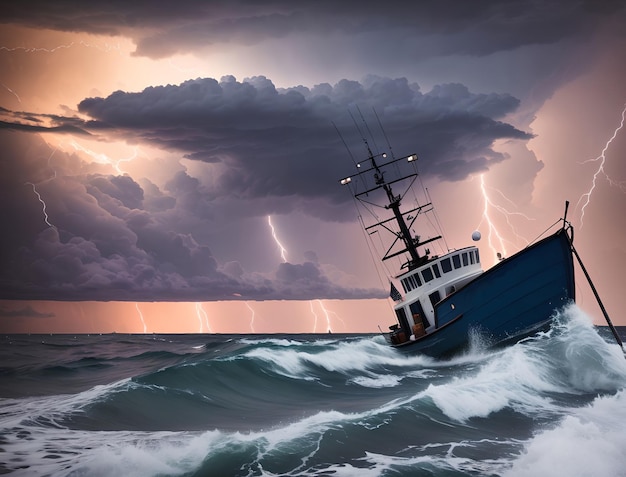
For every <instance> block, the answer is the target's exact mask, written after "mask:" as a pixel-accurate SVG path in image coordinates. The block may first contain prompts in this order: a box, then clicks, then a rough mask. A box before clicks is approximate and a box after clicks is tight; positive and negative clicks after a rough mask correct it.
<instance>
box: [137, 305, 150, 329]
mask: <svg viewBox="0 0 626 477" xmlns="http://www.w3.org/2000/svg"><path fill="white" fill-rule="evenodd" d="M135 309H136V310H137V313H139V319H140V320H141V324H142V325H143V332H144V333H147V332H148V327H147V326H146V322H145V320H144V319H143V313H141V310H140V309H139V303H135Z"/></svg>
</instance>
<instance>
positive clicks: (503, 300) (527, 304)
mask: <svg viewBox="0 0 626 477" xmlns="http://www.w3.org/2000/svg"><path fill="white" fill-rule="evenodd" d="M573 300H574V264H573V258H572V251H571V243H570V241H569V237H568V236H567V232H566V231H565V230H559V231H558V232H556V233H555V234H553V235H551V236H549V237H547V238H545V239H543V240H541V241H539V242H537V243H535V244H533V245H532V246H530V247H528V248H526V249H524V250H522V251H520V252H519V253H517V254H515V255H513V256H512V257H510V258H507V259H505V260H503V261H501V262H499V263H498V264H497V265H495V266H494V267H492V268H491V269H489V270H487V271H486V272H484V273H483V274H482V275H480V276H479V277H478V278H476V279H475V280H473V281H472V282H470V283H468V284H467V285H465V286H464V287H463V288H461V289H459V290H458V291H457V292H455V293H453V294H452V295H449V296H448V297H446V298H445V299H443V300H442V301H440V302H439V303H437V305H436V306H435V319H436V324H437V329H436V330H435V331H433V332H431V333H429V334H427V335H424V336H423V337H421V338H419V339H417V340H416V341H408V342H405V343H403V344H400V345H397V346H396V347H397V348H399V349H401V350H403V351H407V352H411V353H423V354H427V355H430V356H436V357H440V356H447V355H450V354H453V353H455V352H458V351H460V350H462V349H463V348H466V347H467V346H468V344H469V340H470V335H471V334H472V333H473V332H475V331H477V332H479V333H480V334H481V336H483V337H484V338H486V339H487V340H488V342H489V343H491V344H492V345H498V344H504V343H506V342H509V341H518V340H520V339H522V338H524V337H526V336H529V335H531V334H534V333H536V332H537V331H539V330H542V329H546V328H547V327H549V324H550V321H551V319H552V317H553V316H554V313H555V310H557V309H559V308H561V307H563V306H564V305H566V304H567V303H569V302H571V301H573Z"/></svg>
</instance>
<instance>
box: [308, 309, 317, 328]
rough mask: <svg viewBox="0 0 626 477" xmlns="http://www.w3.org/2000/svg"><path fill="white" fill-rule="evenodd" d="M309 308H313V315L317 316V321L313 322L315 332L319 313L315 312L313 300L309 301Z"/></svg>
mask: <svg viewBox="0 0 626 477" xmlns="http://www.w3.org/2000/svg"><path fill="white" fill-rule="evenodd" d="M309 308H311V313H312V314H313V317H314V318H315V321H314V322H313V333H315V330H317V313H315V309H314V308H313V302H312V301H310V302H309Z"/></svg>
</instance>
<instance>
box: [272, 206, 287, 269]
mask: <svg viewBox="0 0 626 477" xmlns="http://www.w3.org/2000/svg"><path fill="white" fill-rule="evenodd" d="M267 223H268V224H269V226H270V229H271V230H272V237H273V238H274V241H275V242H276V245H278V248H279V249H280V258H282V259H283V262H286V261H287V249H286V248H285V247H283V244H282V243H280V240H278V237H277V236H276V230H275V229H274V226H273V225H272V216H271V215H268V216H267Z"/></svg>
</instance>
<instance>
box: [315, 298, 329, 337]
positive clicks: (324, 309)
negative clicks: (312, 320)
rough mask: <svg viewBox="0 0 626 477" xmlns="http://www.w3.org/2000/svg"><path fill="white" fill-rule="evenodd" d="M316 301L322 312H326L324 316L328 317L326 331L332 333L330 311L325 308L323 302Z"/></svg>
mask: <svg viewBox="0 0 626 477" xmlns="http://www.w3.org/2000/svg"><path fill="white" fill-rule="evenodd" d="M315 301H316V302H317V303H319V305H320V308H321V309H322V311H323V312H324V316H325V317H326V331H332V330H331V327H330V315H329V312H328V310H327V309H326V307H325V306H324V303H322V300H315Z"/></svg>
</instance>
